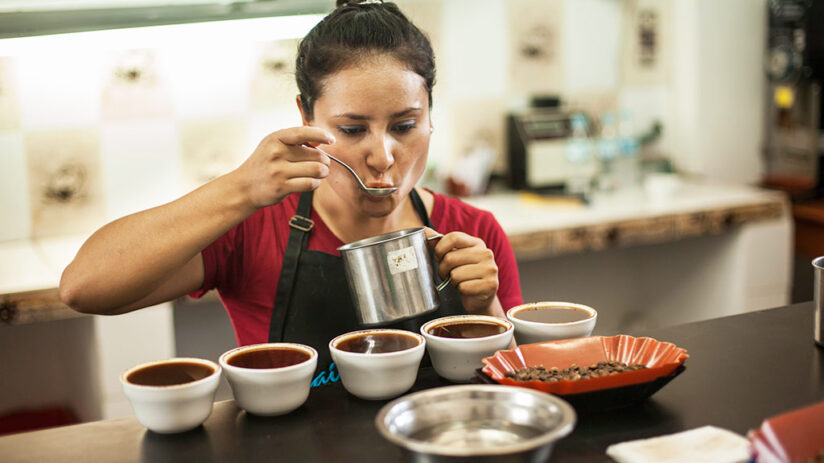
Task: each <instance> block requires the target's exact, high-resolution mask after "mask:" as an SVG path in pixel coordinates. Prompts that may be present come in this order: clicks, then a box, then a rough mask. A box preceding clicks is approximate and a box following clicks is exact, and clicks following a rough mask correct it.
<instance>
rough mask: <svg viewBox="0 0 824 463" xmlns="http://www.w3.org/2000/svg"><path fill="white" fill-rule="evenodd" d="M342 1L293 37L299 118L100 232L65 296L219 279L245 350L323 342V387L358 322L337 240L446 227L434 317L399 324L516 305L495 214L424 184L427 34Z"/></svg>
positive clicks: (102, 307)
mask: <svg viewBox="0 0 824 463" xmlns="http://www.w3.org/2000/svg"><path fill="white" fill-rule="evenodd" d="M338 3H339V5H338V6H339V7H338V8H337V9H336V10H335V11H334V12H332V13H331V14H329V15H328V16H327V17H326V18H325V19H324V20H323V21H321V22H320V23H319V24H318V25H317V26H315V28H314V29H313V30H312V31H310V32H309V34H308V35H307V36H306V37H305V38H304V39H303V40H302V42H301V44H300V48H299V52H298V58H297V66H296V77H297V83H298V88H299V90H300V95H299V96H298V98H297V105H298V108H299V110H300V113H301V115H302V118H303V126H302V127H295V128H287V129H283V130H279V131H277V132H274V133H272V134H269V135H268V136H266V137H265V138H264V139H263V141H261V143H260V144H259V145H258V147H257V148H256V149H255V151H254V152H253V153H252V154H251V155H250V156H249V158H248V159H247V160H246V161H245V162H244V163H243V164H242V165H241V166H240V167H238V168H237V169H235V170H234V171H232V172H230V173H228V174H226V175H223V176H221V177H219V178H217V179H215V180H213V181H211V182H209V183H207V184H206V185H204V186H202V187H200V188H198V189H197V190H195V191H193V192H191V193H189V194H187V195H186V196H183V197H182V198H180V199H178V200H176V201H173V202H171V203H169V204H165V205H163V206H159V207H156V208H153V209H149V210H146V211H143V212H139V213H137V214H133V215H130V216H127V217H124V218H121V219H119V220H116V221H114V222H112V223H110V224H108V225H106V226H104V227H103V228H101V229H100V230H98V231H97V232H96V233H94V234H93V235H92V236H91V237H90V238H89V239H88V241H87V242H86V243H85V244H84V245H83V247H82V248H81V249H80V251H79V252H78V254H77V256H76V257H75V259H74V261H73V262H72V263H71V264H70V265H69V266H68V267H67V268H66V270H65V271H64V273H63V277H62V279H61V283H60V295H61V298H62V299H63V301H64V302H65V303H66V304H68V305H69V306H71V307H73V308H75V309H76V310H79V311H82V312H87V313H94V314H119V313H124V312H129V311H132V310H135V309H139V308H142V307H147V306H151V305H155V304H158V303H160V302H164V301H168V300H171V299H174V298H177V297H181V296H183V295H186V294H192V295H194V296H196V297H199V296H200V295H202V294H203V293H205V292H206V291H209V290H211V289H213V288H214V289H217V290H218V292H219V294H220V297H221V300H222V302H223V304H224V306H225V307H226V309H227V311H228V313H229V316H230V318H231V320H232V324H233V326H234V329H235V334H236V337H237V341H238V344H239V345H246V344H253V343H260V342H267V341H270V342H273V341H292V342H300V343H304V344H309V345H312V346H313V347H315V348H316V349H317V350H318V353H319V354H320V359H319V362H318V365H319V370H320V371H321V375H320V376H319V377H318V378H317V380H316V382H315V383H316V384H317V383H322V382H326V381H328V380H329V378H330V377H331V379H332V380H334V379H336V374H335V373H334V371H333V366H331V365H329V354H328V349H327V347H326V345H327V343H328V342H329V340H330V339H331V338H332V337H334V336H336V335H338V334H341V333H344V332H347V331H353V330H356V329H358V328H359V327H358V324H357V321H356V319H355V312H354V308H353V306H352V302H351V298H350V296H349V290H348V288H347V286H346V279H345V274H344V269H343V264H342V261H341V258H340V256H339V254H338V252H337V251H336V249H337V247H339V246H341V245H343V244H344V243H348V242H352V241H356V240H359V239H362V238H366V237H370V236H374V235H378V234H381V233H387V232H390V231H395V230H400V229H405V228H412V227H420V226H427V227H430V228H432V229H434V230H437V231H439V232H441V233H443V234H444V237H443V238H442V239H441V240H440V241H439V242H438V243H437V245H436V246H435V257H436V260H437V261H438V262H439V269H438V273H439V275H440V276H441V277H442V278H446V277H447V276H451V278H452V285H453V286H452V288H450V289H451V293H450V292H449V291H447V292H446V294H442V298H441V299H442V303H441V309H439V310H438V311H437V312H436V313H434V314H428V316H427V317H423V318H420V319H415V320H409V321H406V322H404V323H402V324H398V326H401V327H404V328H406V329H411V330H417V329H418V327H420V325H421V324H422V323H423V322H425V321H427V320H429V319H431V318H435V317H439V316H443V315H446V314H459V313H478V314H489V315H494V316H498V317H503V316H504V310H503V308H504V307H506V308H509V307H512V306H514V305H517V304H519V303H521V302H522V301H521V293H520V286H519V283H518V274H517V267H516V264H515V259H514V257H513V254H512V249H511V247H510V245H509V242H508V241H507V239H506V236H505V235H504V233H503V231H502V230H501V227H500V226H499V225H498V223H497V222H496V221H495V219H494V218H493V217H492V215H491V214H490V213H488V212H484V211H480V210H478V209H474V208H472V207H470V206H468V205H466V204H464V203H462V202H460V201H458V200H456V199H451V198H446V197H444V196H441V195H438V194H435V193H433V192H430V191H428V190H425V189H421V188H416V187H415V184H416V183H417V182H418V180H419V179H420V178H421V176H422V175H423V171H424V167H425V165H426V158H427V153H428V149H429V139H430V135H431V131H432V123H431V119H430V106H431V101H432V86H433V85H434V80H435V67H434V57H433V54H432V48H431V46H430V44H429V41H428V39H427V38H426V37H425V36H424V35H423V34H422V33H421V31H420V30H418V29H417V28H416V27H415V26H414V25H413V24H412V23H411V22H410V21H408V20H407V18H406V17H405V16H404V15H403V14H402V13H401V12H400V10H399V9H398V8H397V6H395V5H394V4H391V3H386V4H383V3H377V2H369V3H362V4H361V3H356V2H341V1H339V2H338ZM313 146H319V147H321V148H322V149H323V150H324V151H327V152H328V153H330V154H332V155H334V156H337V157H339V159H341V160H343V161H344V162H346V163H347V164H349V165H350V166H352V167H353V168H354V169H355V171H356V172H357V173H358V175H359V176H360V177H361V178H362V179H364V182H365V183H367V185H368V186H370V185H378V184H389V185H391V186H394V187H397V191H396V192H394V193H393V194H391V195H389V196H385V197H380V198H375V197H371V196H368V195H367V194H365V193H363V192H362V191H361V190H360V189H359V188H358V186H357V184H356V183H355V180H354V179H353V178H352V177H351V175H350V174H349V173H348V172H347V171H345V170H344V169H343V168H342V167H341V166H339V165H337V164H333V165H330V160H329V158H328V157H327V156H326V155H325V154H323V153H322V152H321V151H320V150H317V149H315V148H313ZM306 219H308V220H306ZM499 276H500V277H501V279H500V280H499Z"/></svg>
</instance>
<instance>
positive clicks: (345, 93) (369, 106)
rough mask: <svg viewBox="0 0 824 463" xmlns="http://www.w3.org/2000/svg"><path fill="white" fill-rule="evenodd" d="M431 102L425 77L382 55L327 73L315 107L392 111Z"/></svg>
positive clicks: (317, 109)
mask: <svg viewBox="0 0 824 463" xmlns="http://www.w3.org/2000/svg"><path fill="white" fill-rule="evenodd" d="M428 104H429V94H428V93H427V91H426V83H425V81H424V79H423V77H421V76H420V75H419V74H417V73H416V72H414V71H412V70H410V69H409V68H408V67H407V66H405V65H404V64H403V63H402V62H400V61H398V60H397V59H395V58H392V57H390V56H386V55H379V56H371V57H367V58H363V59H361V60H359V61H357V62H355V63H354V64H352V65H350V66H347V67H345V68H343V69H341V70H339V71H337V72H335V73H333V74H331V75H329V76H328V77H326V78H325V79H324V80H323V81H322V85H321V94H320V97H318V99H317V100H316V102H315V111H316V112H317V111H323V112H326V111H331V112H334V113H338V112H339V111H342V112H346V113H357V114H366V113H376V112H383V110H386V111H387V112H390V113H391V112H394V110H395V109H397V108H399V107H402V109H406V108H408V107H412V106H418V107H420V108H426V107H428Z"/></svg>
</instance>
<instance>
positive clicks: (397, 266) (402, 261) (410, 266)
mask: <svg viewBox="0 0 824 463" xmlns="http://www.w3.org/2000/svg"><path fill="white" fill-rule="evenodd" d="M386 260H387V262H388V263H389V272H390V273H392V275H394V274H396V273H401V272H406V271H408V270H415V269H416V268H418V258H417V257H415V249H414V248H412V247H411V246H410V247H408V248H403V249H398V250H397V251H389V254H388V255H387V256H386Z"/></svg>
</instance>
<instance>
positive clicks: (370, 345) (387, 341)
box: [337, 333, 418, 354]
mask: <svg viewBox="0 0 824 463" xmlns="http://www.w3.org/2000/svg"><path fill="white" fill-rule="evenodd" d="M417 345H418V338H416V337H414V336H410V335H408V334H399V333H366V334H361V335H358V336H352V337H351V338H346V339H344V340H343V341H340V342H339V343H338V344H337V348H338V349H340V350H344V351H346V352H357V353H361V354H383V353H386V352H397V351H399V350H406V349H411V348H412V347H415V346H417Z"/></svg>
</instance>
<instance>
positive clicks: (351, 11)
mask: <svg viewBox="0 0 824 463" xmlns="http://www.w3.org/2000/svg"><path fill="white" fill-rule="evenodd" d="M361 1H362V0H361ZM337 5H338V7H337V8H336V9H335V11H333V12H332V13H330V14H329V15H328V16H326V17H325V18H323V20H322V21H321V22H320V23H318V24H317V25H316V26H315V27H313V28H312V30H311V31H309V33H308V34H307V35H306V37H304V38H303V40H302V41H301V42H300V46H299V47H298V57H297V61H296V63H295V78H296V80H297V84H298V90H299V91H300V103H301V105H302V106H303V111H304V113H305V114H306V117H307V119H310V120H311V119H312V118H313V116H314V104H315V101H317V99H318V97H320V93H321V90H322V88H321V81H322V80H323V79H324V78H326V77H327V76H329V75H330V74H332V73H335V72H337V71H339V70H341V69H343V68H345V67H347V66H349V65H351V64H353V63H355V62H357V61H358V60H360V59H363V58H365V57H369V56H370V55H377V54H388V55H391V56H392V57H394V58H395V59H397V60H398V61H400V62H402V63H404V64H405V65H406V66H408V68H409V69H410V70H412V71H414V72H415V73H417V74H419V75H420V76H421V77H423V79H424V82H425V85H426V91H427V93H428V94H429V106H430V107H431V106H432V87H433V86H434V85H435V55H434V53H433V52H432V45H431V44H430V43H429V39H428V38H427V37H426V35H424V33H423V32H421V30H420V29H418V28H417V27H416V26H415V25H414V24H412V22H411V21H410V20H409V19H408V18H407V17H406V16H404V14H403V13H402V12H401V10H400V9H399V8H398V6H397V5H395V4H394V3H378V2H369V3H361V2H360V1H352V0H349V1H347V0H338V1H337Z"/></svg>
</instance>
